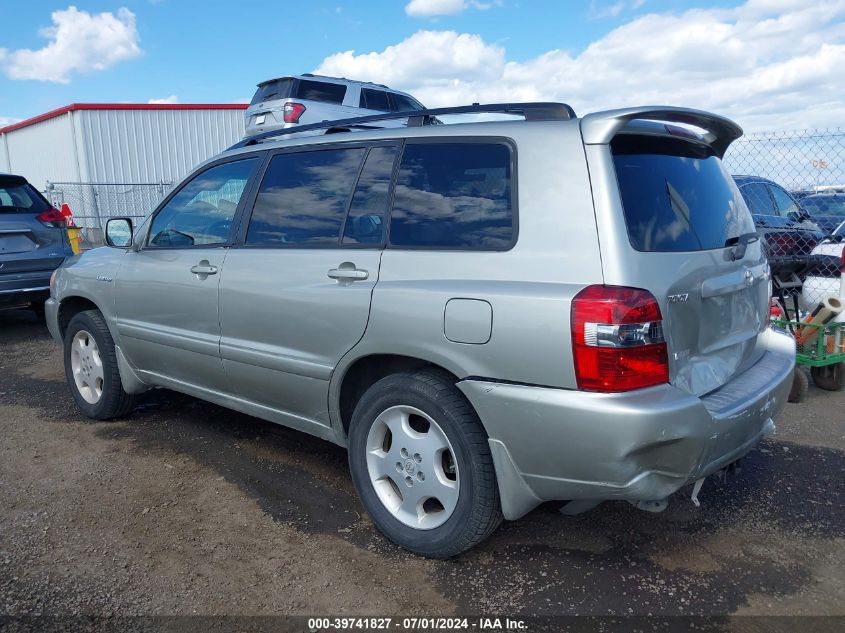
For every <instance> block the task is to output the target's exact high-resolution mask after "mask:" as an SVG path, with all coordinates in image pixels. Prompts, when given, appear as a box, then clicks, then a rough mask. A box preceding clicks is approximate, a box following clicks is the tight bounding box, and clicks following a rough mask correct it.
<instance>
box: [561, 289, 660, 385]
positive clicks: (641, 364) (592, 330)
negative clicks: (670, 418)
mask: <svg viewBox="0 0 845 633" xmlns="http://www.w3.org/2000/svg"><path fill="white" fill-rule="evenodd" d="M571 323H572V354H573V357H574V360H575V377H576V379H577V381H578V388H579V389H582V390H584V391H601V392H619V391H631V390H633V389H642V388H644V387H652V386H654V385H659V384H663V383H667V382H669V355H668V351H667V349H666V341H665V339H664V338H663V317H662V316H661V314H660V306H659V305H657V300H655V298H654V296H653V295H652V294H651V293H650V292H648V291H646V290H641V289H639V288H625V287H621V286H588V287H587V288H584V289H583V290H582V291H581V292H579V293H578V294H577V295H575V298H574V299H573V300H572V319H571Z"/></svg>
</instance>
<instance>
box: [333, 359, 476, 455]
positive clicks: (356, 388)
mask: <svg viewBox="0 0 845 633" xmlns="http://www.w3.org/2000/svg"><path fill="white" fill-rule="evenodd" d="M426 367H430V368H435V369H440V370H442V371H444V372H446V373H447V374H449V375H450V376H451V377H452V378H453V379H454V381H455V382H456V383H457V382H458V381H460V377H459V376H458V375H457V374H456V372H455V371H453V370H452V369H450V368H449V367H446V366H444V364H442V363H440V362H437V361H434V360H431V359H427V358H424V357H422V356H411V355H405V354H386V353H372V354H366V355H362V356H358V357H356V358H354V359H352V360H350V361H349V362H348V363H346V364H345V365H344V366H343V368H342V369H340V370H339V371H337V372H336V375H337V380H336V381H335V384H334V386H333V388H332V390H331V392H330V397H331V398H332V405H333V406H332V407H331V410H332V412H333V414H334V415H333V417H335V418H336V422H337V424H336V430H337V433H338V434H339V435H341V436H342V438H343V441H344V443H345V441H346V437H347V436H348V434H349V424H350V422H351V421H352V413H353V411H354V410H355V405H356V404H357V403H358V400H359V399H360V398H361V396H362V395H363V394H364V392H365V391H366V390H367V389H369V388H370V387H371V386H372V385H374V384H375V383H376V382H378V381H379V380H381V379H382V378H384V377H385V376H389V375H391V374H396V373H401V372H407V371H414V370H417V369H423V368H426Z"/></svg>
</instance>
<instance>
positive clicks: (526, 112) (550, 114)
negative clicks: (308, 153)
mask: <svg viewBox="0 0 845 633" xmlns="http://www.w3.org/2000/svg"><path fill="white" fill-rule="evenodd" d="M450 114H515V115H521V116H523V117H525V120H526V121H569V120H570V119H574V118H575V111H574V110H573V109H572V108H571V107H570V106H568V105H567V104H565V103H554V102H533V103H491V104H487V105H480V104H478V103H474V104H472V105H468V106H458V107H453V108H433V109H428V110H410V111H405V112H385V113H384V114H371V115H368V116H362V117H355V118H353V119H339V120H336V121H322V122H320V123H309V124H307V125H297V126H295V127H288V128H281V129H278V130H268V131H266V132H260V133H258V134H254V135H253V136H248V137H246V138H244V139H241V140H240V141H238V142H237V143H235V144H234V145H232V146H231V147H230V148H229V149H230V150H231V149H238V148H241V147H247V146H249V145H256V144H258V143H261V142H263V141H265V140H267V139H271V138H277V137H280V136H287V135H288V134H299V133H300V132H311V131H314V130H329V129H331V130H332V131H333V132H339V131H341V130H342V129H343V128H363V127H366V125H365V124H367V123H374V122H376V121H393V120H396V119H408V127H420V126H423V125H435V124H436V123H438V121H437V119H436V118H435V117H438V116H445V115H450Z"/></svg>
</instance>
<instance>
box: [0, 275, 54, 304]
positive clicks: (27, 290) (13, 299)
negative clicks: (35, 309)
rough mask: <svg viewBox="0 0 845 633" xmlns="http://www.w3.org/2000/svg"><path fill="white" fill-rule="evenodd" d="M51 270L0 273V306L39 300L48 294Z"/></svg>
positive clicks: (42, 299) (45, 297)
mask: <svg viewBox="0 0 845 633" xmlns="http://www.w3.org/2000/svg"><path fill="white" fill-rule="evenodd" d="M52 274H53V271H52V270H41V271H37V272H27V273H11V274H6V275H0V307H5V306H13V305H19V304H24V303H35V302H41V301H44V300H45V299H47V297H49V296H50V275H52Z"/></svg>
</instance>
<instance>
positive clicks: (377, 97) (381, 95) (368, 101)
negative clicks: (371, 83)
mask: <svg viewBox="0 0 845 633" xmlns="http://www.w3.org/2000/svg"><path fill="white" fill-rule="evenodd" d="M360 105H361V107H362V108H366V109H367V110H381V111H382V112H390V99H389V98H388V94H387V93H386V92H385V91H384V90H372V89H370V88H364V89H362V90H361V104H360Z"/></svg>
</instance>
